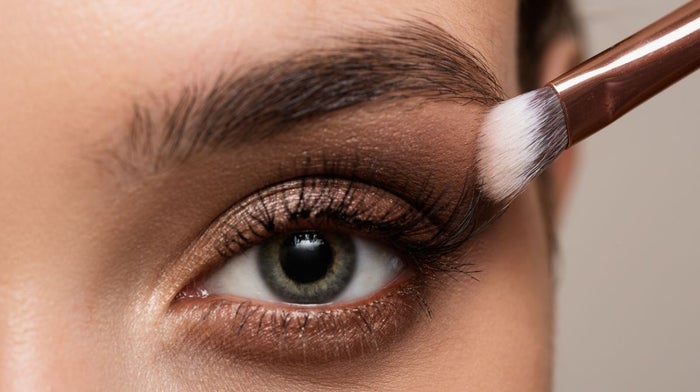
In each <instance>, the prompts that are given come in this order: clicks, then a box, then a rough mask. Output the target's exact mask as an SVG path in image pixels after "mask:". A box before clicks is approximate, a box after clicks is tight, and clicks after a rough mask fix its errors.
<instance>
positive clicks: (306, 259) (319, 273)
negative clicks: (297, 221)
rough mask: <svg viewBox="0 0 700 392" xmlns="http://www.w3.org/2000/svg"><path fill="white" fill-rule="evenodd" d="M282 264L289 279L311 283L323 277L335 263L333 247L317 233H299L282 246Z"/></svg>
mask: <svg viewBox="0 0 700 392" xmlns="http://www.w3.org/2000/svg"><path fill="white" fill-rule="evenodd" d="M279 257H280V264H281V266H282V271H284V273H285V274H286V275H287V277H289V279H291V280H293V281H295V282H298V283H311V282H315V281H317V280H320V279H322V278H323V277H325V276H326V273H328V270H329V269H330V267H331V265H333V248H332V247H331V245H330V244H329V243H328V241H326V239H325V238H323V237H322V236H320V235H318V234H317V233H297V234H294V235H291V236H289V237H287V238H286V239H285V240H284V241H283V242H282V246H281V247H280V256H279Z"/></svg>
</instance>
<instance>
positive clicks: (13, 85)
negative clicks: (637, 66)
mask: <svg viewBox="0 0 700 392" xmlns="http://www.w3.org/2000/svg"><path fill="white" fill-rule="evenodd" d="M3 8H4V9H3V11H2V18H1V23H0V36H2V37H3V39H2V40H0V52H1V53H3V55H2V58H1V59H0V86H2V94H0V118H1V119H2V123H1V126H0V132H2V143H0V222H2V225H0V269H1V270H2V274H1V276H0V321H1V323H0V354H1V355H0V380H2V381H0V389H2V390H8V391H9V390H23V391H29V390H38V389H44V387H46V386H48V385H50V386H53V387H54V388H55V389H56V390H77V389H80V390H82V389H85V390H95V389H100V390H104V389H105V388H107V389H126V390H136V389H138V390H146V389H147V390H171V389H182V390H189V389H202V390H223V389H230V390H241V391H243V390H246V391H250V390H258V391H259V390H266V391H275V390H295V389H298V390H329V391H331V390H343V391H347V390H382V391H392V390H396V391H406V390H482V391H496V390H498V391H506V390H508V391H511V390H512V391H525V390H545V389H548V387H549V381H550V361H551V342H550V338H551V305H552V304H551V302H552V282H551V271H550V264H549V242H548V237H547V223H546V220H545V218H544V214H543V210H542V207H541V205H540V202H539V200H540V198H539V194H538V189H537V188H536V187H534V186H531V187H529V188H528V189H527V190H526V191H525V192H524V194H523V195H522V196H521V197H519V198H518V199H517V200H516V201H515V203H514V204H512V205H511V207H510V208H509V210H508V211H507V212H506V213H505V214H504V215H502V216H500V218H498V219H496V220H495V221H493V222H492V223H489V224H488V225H487V226H483V225H484V224H486V223H485V222H487V221H489V218H491V217H493V216H496V215H497V213H498V206H494V205H493V204H490V203H489V202H488V201H485V200H484V199H482V198H479V189H478V182H477V181H475V179H474V178H475V177H474V174H475V173H474V170H475V168H474V163H475V162H474V148H475V143H476V137H477V134H476V131H477V129H478V126H479V120H480V118H481V115H482V114H483V112H484V110H485V108H486V107H487V106H488V105H489V104H492V103H493V102H495V101H496V100H497V99H499V98H501V97H503V96H504V95H512V94H516V93H517V91H518V87H517V83H516V75H517V72H516V67H517V62H518V61H517V58H516V55H515V53H516V41H517V36H516V34H517V32H516V18H517V5H516V1H515V0H502V1H492V2H488V3H485V2H479V1H471V0H461V1H454V2H452V1H444V2H433V1H425V2H423V1H410V2H408V1H404V2H401V3H400V4H399V3H397V4H392V5H387V4H385V3H383V2H352V3H349V2H342V3H341V2H333V3H331V2H314V1H308V2H302V1H297V2H274V3H273V2H246V3H243V2H241V3H230V2H169V3H167V4H157V5H156V4H155V3H149V4H148V5H143V4H141V2H130V3H128V4H127V3H125V2H85V3H83V5H81V6H75V5H74V6H70V7H69V6H67V5H65V4H63V5H59V4H57V3H53V2H47V3H45V4H42V5H41V6H37V5H35V4H32V3H28V2H24V1H15V2H10V4H5V6H4V7H3ZM478 227H483V230H481V231H479V233H476V229H477V228H478Z"/></svg>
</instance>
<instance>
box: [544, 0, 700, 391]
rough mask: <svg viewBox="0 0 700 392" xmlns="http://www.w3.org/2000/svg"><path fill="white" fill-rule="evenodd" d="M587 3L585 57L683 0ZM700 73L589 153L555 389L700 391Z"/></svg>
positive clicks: (573, 222) (569, 218)
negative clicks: (699, 196)
mask: <svg viewBox="0 0 700 392" xmlns="http://www.w3.org/2000/svg"><path fill="white" fill-rule="evenodd" d="M682 3H683V1H679V0H578V1H576V5H577V8H578V13H579V15H580V16H581V17H582V20H583V27H584V28H585V36H586V38H587V40H588V41H587V45H588V48H587V49H588V50H587V53H589V54H593V53H596V52H598V51H601V50H603V49H605V48H607V47H608V46H610V44H613V43H615V42H617V41H618V40H620V39H622V38H624V37H626V36H628V35H629V34H631V33H633V32H634V31H636V30H637V29H639V28H641V27H642V26H644V25H646V24H648V23H650V22H651V21H653V20H654V19H656V18H658V17H660V16H662V15H663V14H665V13H667V12H669V11H671V10H672V9H674V8H675V7H677V6H679V5H680V4H682ZM699 91H700V72H696V73H695V74H694V75H691V76H690V77H688V78H686V79H684V80H682V81H681V82H680V83H679V84H678V85H676V86H674V87H672V88H670V89H669V90H667V91H665V92H663V93H662V94H661V95H659V96H657V97H655V98H653V99H652V100H651V101H649V102H647V103H645V104H644V105H642V106H641V107H639V108H638V109H637V110H636V111H634V112H632V113H630V114H628V115H627V116H626V117H624V118H623V119H621V120H619V121H618V122H617V123H616V124H614V125H612V126H610V127H608V128H607V129H605V130H604V131H602V132H601V133H599V134H597V135H594V136H593V137H592V138H590V139H588V140H586V141H585V142H584V143H583V145H582V146H581V147H582V148H580V152H581V154H580V155H581V158H582V159H581V161H580V166H579V172H578V180H577V182H576V184H575V188H574V192H573V195H572V197H571V200H570V202H571V203H570V206H569V207H570V208H569V210H568V213H567V214H566V216H565V220H564V225H563V231H562V233H561V234H562V236H561V247H562V254H561V259H560V265H559V271H558V274H559V289H558V296H559V297H558V314H557V322H558V325H557V329H558V333H557V335H558V336H557V353H556V360H557V362H556V371H555V387H556V390H557V391H567V392H568V391H700V199H699V198H698V195H700V92H699Z"/></svg>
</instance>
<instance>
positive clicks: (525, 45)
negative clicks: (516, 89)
mask: <svg viewBox="0 0 700 392" xmlns="http://www.w3.org/2000/svg"><path fill="white" fill-rule="evenodd" d="M518 11H519V15H518V18H519V22H518V23H519V26H518V30H519V34H518V39H519V42H518V59H519V61H520V64H519V65H518V72H519V74H518V80H519V82H520V87H521V89H523V90H524V91H527V90H532V89H535V88H538V87H540V86H539V80H538V76H539V75H538V70H539V69H540V65H541V64H540V62H541V59H542V56H543V55H544V51H545V50H546V48H547V45H549V44H550V43H551V42H552V40H553V39H556V38H558V37H561V36H562V35H566V34H571V35H576V34H578V31H579V27H578V24H577V21H576V17H575V15H574V12H573V9H572V7H571V4H570V3H569V1H568V0H520V5H519V10H518Z"/></svg>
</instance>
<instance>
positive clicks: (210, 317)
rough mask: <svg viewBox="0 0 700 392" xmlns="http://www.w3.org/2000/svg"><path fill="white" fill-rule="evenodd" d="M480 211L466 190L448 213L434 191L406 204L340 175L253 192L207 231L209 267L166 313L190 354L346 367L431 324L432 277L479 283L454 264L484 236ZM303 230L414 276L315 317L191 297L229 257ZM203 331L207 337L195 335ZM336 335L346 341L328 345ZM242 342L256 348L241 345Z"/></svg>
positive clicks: (470, 270)
mask: <svg viewBox="0 0 700 392" xmlns="http://www.w3.org/2000/svg"><path fill="white" fill-rule="evenodd" d="M422 189H431V188H430V187H429V186H425V187H423V188H422ZM403 193H404V194H409V193H410V192H403ZM481 202H482V201H481V200H479V197H478V194H477V193H475V192H472V191H469V190H468V189H464V190H463V191H462V192H461V195H460V197H459V198H458V200H457V202H453V203H449V202H447V197H445V196H444V195H443V194H439V193H433V192H432V191H423V192H421V193H420V194H419V195H417V196H414V197H413V198H412V199H411V200H410V201H407V200H406V199H404V198H401V197H398V196H396V195H395V194H394V193H390V192H387V191H383V190H381V189H380V188H379V187H376V186H373V185H370V184H368V183H365V182H360V181H358V180H356V179H354V178H352V179H345V178H343V177H340V176H338V175H335V176H309V177H303V178H298V179H294V180H289V181H286V182H284V183H281V184H278V185H276V186H272V187H268V188H266V189H265V190H262V191H259V192H256V193H254V194H253V195H251V196H250V197H248V198H246V199H245V200H244V201H242V202H241V203H238V204H237V206H236V207H234V208H233V209H231V210H229V211H228V212H226V213H225V214H223V215H222V216H221V217H219V218H218V219H217V221H216V222H215V223H214V225H213V226H212V227H211V228H210V229H208V230H207V233H214V235H213V236H214V238H213V239H212V241H210V242H208V243H209V247H210V248H211V249H214V250H215V253H216V255H217V257H216V258H215V261H214V262H211V263H209V264H210V265H208V266H206V267H205V269H204V270H203V271H200V272H199V273H198V276H200V278H198V279H195V280H194V281H193V282H192V283H190V284H189V285H187V286H186V287H185V288H184V289H183V290H181V291H180V293H179V294H178V296H177V297H176V298H175V301H174V303H173V312H174V313H175V314H179V315H180V316H181V317H183V318H184V319H185V320H190V321H192V320H195V322H196V325H192V326H191V328H188V330H189V331H190V333H189V334H186V336H187V337H185V338H184V339H186V340H187V341H188V342H190V346H192V341H195V342H196V343H195V344H194V346H197V347H209V348H210V349H212V350H223V351H224V352H226V353H228V355H234V354H233V353H235V355H238V356H241V355H243V356H250V357H258V358H259V357H260V356H261V355H263V354H264V355H265V358H266V360H267V359H270V358H271V357H274V356H277V357H280V358H282V357H285V355H292V357H294V355H293V353H295V352H296V353H298V352H302V353H303V355H304V360H305V361H307V360H309V357H308V355H309V354H310V353H309V352H308V351H311V350H312V349H310V348H307V346H308V347H313V350H315V351H318V352H316V353H313V354H315V355H316V356H317V358H321V359H324V360H325V359H328V358H329V357H338V356H346V357H349V356H351V355H352V353H354V352H355V351H357V350H359V351H360V352H364V351H365V350H366V349H367V347H374V348H378V347H379V343H378V342H379V341H384V340H392V339H394V337H395V336H397V335H399V334H398V332H399V330H400V329H401V328H404V326H405V325H406V324H410V322H409V320H410V319H411V318H412V317H415V316H416V315H417V314H420V313H421V312H422V313H423V314H425V315H426V316H427V317H430V309H429V307H428V305H427V301H426V300H425V299H424V295H423V294H424V292H425V290H426V288H427V286H428V284H429V283H431V282H433V283H438V284H439V283H440V282H441V279H439V277H440V276H442V275H447V276H451V275H453V274H460V275H467V276H469V277H470V278H472V279H475V280H476V279H477V278H476V274H478V273H479V272H480V271H479V270H477V269H476V268H475V266H474V264H473V263H471V262H469V261H466V262H465V261H460V260H459V259H458V258H456V257H453V256H454V253H455V250H457V249H458V248H459V247H460V246H462V245H463V244H464V243H465V242H466V241H467V240H469V238H471V237H472V236H473V235H474V234H475V233H476V232H478V231H479V229H480V228H481V227H482V224H483V223H484V222H481V223H479V219H477V218H480V217H481V216H482V215H479V214H480V211H481V210H482V208H481V207H479V206H480V205H479V203H481ZM303 229H317V230H333V231H346V232H348V233H350V234H352V235H362V236H366V237H368V238H369V239H371V240H373V241H378V242H381V243H383V244H384V245H386V246H389V247H391V248H392V249H394V250H395V251H396V252H397V253H398V254H399V255H400V256H401V258H402V260H403V261H404V262H405V263H406V264H407V265H408V267H409V269H410V270H411V271H413V272H412V276H411V277H410V279H403V282H398V283H397V282H394V283H393V284H390V287H387V288H385V289H384V290H382V291H381V293H377V294H375V295H374V296H372V298H370V299H369V300H367V301H365V302H364V303H362V304H359V305H353V304H350V305H348V306H345V307H342V306H340V307H338V306H335V307H330V305H328V306H317V307H315V308H314V309H310V308H299V307H297V308H289V309H285V308H284V306H283V305H281V304H280V306H277V304H276V306H275V307H272V306H263V305H256V304H253V303H251V302H250V301H246V300H243V301H240V300H239V301H237V302H236V301H235V300H232V299H230V298H225V297H218V296H212V297H207V295H206V293H203V291H202V290H201V289H200V288H199V283H198V282H201V281H202V279H203V277H206V276H207V275H208V274H209V273H211V272H212V271H214V270H216V269H217V268H218V267H219V266H221V265H222V264H223V263H225V262H226V260H227V259H229V258H230V257H232V256H234V255H237V254H239V253H241V252H243V251H245V250H247V249H249V248H251V247H253V246H255V245H257V244H259V243H261V242H263V241H265V240H267V239H269V238H271V237H273V236H275V235H279V234H282V233H286V232H289V231H293V230H303ZM205 235H206V233H205ZM399 283H401V284H399ZM203 294H204V295H203ZM380 294H381V295H380ZM338 325H340V326H343V328H342V331H338V330H336V329H337V328H335V326H338ZM204 326H206V328H203V327H204ZM203 329H204V330H208V331H209V332H208V333H201V331H202V330H203ZM271 331H272V332H271ZM348 331H350V332H348ZM338 333H342V334H343V336H342V337H343V338H344V339H340V338H339V337H338V336H333V334H336V335H337V334H338ZM232 334H235V336H236V337H235V338H234V337H232ZM346 334H350V335H353V334H354V335H353V336H354V338H353V339H348V337H347V336H345V335H346ZM302 335H304V336H302ZM241 336H247V337H249V338H250V339H253V340H254V341H255V342H256V343H255V344H252V343H251V344H249V345H243V344H241V343H240V341H241V339H240V338H241ZM243 340H245V339H243ZM263 341H266V342H268V343H267V345H263V344H262V343H261V342H263ZM323 342H326V343H323ZM339 342H340V343H339ZM251 346H252V347H253V348H251ZM263 347H264V348H263ZM282 347H286V349H284V350H282V349H281V348H282ZM295 348H296V349H295ZM285 353H287V354H285ZM290 353H292V354H290ZM288 359H290V358H288Z"/></svg>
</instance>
